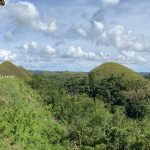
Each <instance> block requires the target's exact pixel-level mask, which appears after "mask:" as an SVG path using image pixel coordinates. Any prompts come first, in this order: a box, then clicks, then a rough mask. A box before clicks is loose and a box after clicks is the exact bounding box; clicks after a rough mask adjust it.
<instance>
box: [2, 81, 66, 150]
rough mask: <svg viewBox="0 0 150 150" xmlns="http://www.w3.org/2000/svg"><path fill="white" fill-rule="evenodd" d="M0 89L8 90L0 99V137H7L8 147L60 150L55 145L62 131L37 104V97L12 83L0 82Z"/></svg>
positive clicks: (21, 86) (22, 86) (62, 134)
mask: <svg viewBox="0 0 150 150" xmlns="http://www.w3.org/2000/svg"><path fill="white" fill-rule="evenodd" d="M0 85H1V87H3V88H5V87H6V88H8V89H11V90H10V91H9V92H8V93H7V91H6V92H5V94H6V96H5V95H2V96H1V98H0V110H1V113H0V122H1V124H0V134H1V135H3V137H4V138H5V137H6V138H7V137H9V139H10V140H11V145H15V144H17V145H18V146H19V147H21V149H43V150H46V149H47V150H51V149H52V147H55V148H56V147H58V149H64V148H63V146H61V144H59V143H60V142H61V141H62V140H63V138H64V137H65V131H64V129H63V127H61V126H60V125H58V124H57V123H55V121H54V120H53V119H52V117H51V114H50V112H49V111H48V110H47V109H46V108H45V107H43V106H42V105H41V104H40V103H39V102H38V99H39V96H38V95H37V94H35V93H34V92H33V91H32V90H31V89H30V88H29V87H28V86H26V85H25V84H24V83H23V82H22V81H18V80H16V79H10V80H9V81H8V80H4V79H3V80H2V79H1V80H0ZM10 85H11V86H12V87H13V88H12V87H10ZM3 88H0V91H1V92H2V91H3ZM1 92H0V93H1Z"/></svg>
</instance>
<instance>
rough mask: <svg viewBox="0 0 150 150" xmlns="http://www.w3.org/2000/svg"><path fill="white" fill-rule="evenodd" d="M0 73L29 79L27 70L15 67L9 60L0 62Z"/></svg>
mask: <svg viewBox="0 0 150 150" xmlns="http://www.w3.org/2000/svg"><path fill="white" fill-rule="evenodd" d="M0 75H2V76H6V75H7V76H15V77H18V78H20V79H30V77H31V75H30V73H28V71H27V70H25V69H23V68H22V67H17V66H16V65H14V64H12V63H11V62H9V61H5V62H3V63H1V64H0Z"/></svg>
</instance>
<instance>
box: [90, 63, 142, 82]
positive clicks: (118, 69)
mask: <svg viewBox="0 0 150 150" xmlns="http://www.w3.org/2000/svg"><path fill="white" fill-rule="evenodd" d="M111 75H114V76H122V75H123V76H124V79H125V80H143V77H142V76H141V75H140V74H138V73H136V72H134V71H133V70H131V69H129V68H127V67H125V66H123V65H121V64H118V63H115V62H108V63H104V64H102V65H100V66H98V67H96V68H94V69H93V70H91V71H90V73H89V77H90V79H92V80H95V81H97V80H101V79H103V78H107V77H110V76H111Z"/></svg>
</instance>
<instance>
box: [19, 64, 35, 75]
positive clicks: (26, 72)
mask: <svg viewBox="0 0 150 150" xmlns="http://www.w3.org/2000/svg"><path fill="white" fill-rule="evenodd" d="M18 68H19V69H20V70H21V71H22V72H24V74H27V75H28V76H29V77H31V76H32V74H31V73H30V72H29V71H27V70H26V69H25V68H24V67H21V66H19V67H18Z"/></svg>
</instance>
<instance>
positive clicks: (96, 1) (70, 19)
mask: <svg viewBox="0 0 150 150" xmlns="http://www.w3.org/2000/svg"><path fill="white" fill-rule="evenodd" d="M149 16H150V2H149V0H143V1H141V0H92V1H91V0H42V1H41V0H22V1H20V0H6V5H5V6H4V7H0V62H3V61H5V60H9V61H12V62H13V63H15V64H17V65H21V66H24V67H26V68H28V69H33V70H35V69H37V70H55V71H56V70H57V71H64V70H69V71H89V70H91V69H92V68H94V67H96V66H97V65H100V64H102V63H104V62H109V61H115V62H118V63H121V64H124V65H126V66H128V67H130V68H132V69H134V70H135V71H144V72H148V71H150V60H149V58H150V42H149V40H150V18H149Z"/></svg>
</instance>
